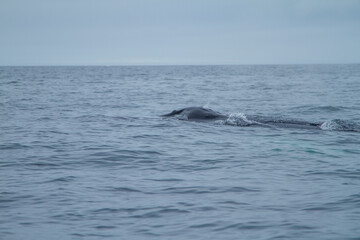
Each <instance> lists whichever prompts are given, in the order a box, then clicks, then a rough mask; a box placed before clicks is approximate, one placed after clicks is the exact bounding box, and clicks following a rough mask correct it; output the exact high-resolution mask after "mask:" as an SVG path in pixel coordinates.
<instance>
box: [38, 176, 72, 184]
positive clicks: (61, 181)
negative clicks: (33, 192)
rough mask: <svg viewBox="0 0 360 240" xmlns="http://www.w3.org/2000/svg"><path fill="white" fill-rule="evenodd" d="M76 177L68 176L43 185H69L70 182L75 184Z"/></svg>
mask: <svg viewBox="0 0 360 240" xmlns="http://www.w3.org/2000/svg"><path fill="white" fill-rule="evenodd" d="M75 179H76V177H74V176H66V177H59V178H55V179H52V180H49V181H45V182H43V183H68V182H73V181H75Z"/></svg>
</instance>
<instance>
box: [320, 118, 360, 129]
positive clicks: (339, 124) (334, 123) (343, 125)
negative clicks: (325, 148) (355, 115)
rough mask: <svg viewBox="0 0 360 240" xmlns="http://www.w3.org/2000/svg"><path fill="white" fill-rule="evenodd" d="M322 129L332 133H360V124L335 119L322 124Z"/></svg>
mask: <svg viewBox="0 0 360 240" xmlns="http://www.w3.org/2000/svg"><path fill="white" fill-rule="evenodd" d="M320 128H321V129H322V130H330V131H354V132H358V131H360V124H358V123H356V122H353V121H349V120H341V119H333V120H328V121H325V122H324V123H323V124H321V126H320Z"/></svg>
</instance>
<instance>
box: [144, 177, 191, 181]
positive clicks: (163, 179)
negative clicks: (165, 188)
mask: <svg viewBox="0 0 360 240" xmlns="http://www.w3.org/2000/svg"><path fill="white" fill-rule="evenodd" d="M145 180H149V181H154V182H182V181H184V179H179V178H161V179H153V178H148V179H145Z"/></svg>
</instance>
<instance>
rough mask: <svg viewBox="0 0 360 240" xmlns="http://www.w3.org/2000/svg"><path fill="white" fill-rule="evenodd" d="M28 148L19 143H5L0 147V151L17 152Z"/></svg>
mask: <svg viewBox="0 0 360 240" xmlns="http://www.w3.org/2000/svg"><path fill="white" fill-rule="evenodd" d="M28 148H30V146H27V145H24V144H21V143H6V144H1V145H0V150H19V149H28Z"/></svg>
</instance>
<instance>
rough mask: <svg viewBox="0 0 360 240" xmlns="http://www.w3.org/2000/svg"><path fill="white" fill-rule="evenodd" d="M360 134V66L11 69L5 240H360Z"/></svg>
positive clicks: (0, 141) (1, 164)
mask: <svg viewBox="0 0 360 240" xmlns="http://www.w3.org/2000/svg"><path fill="white" fill-rule="evenodd" d="M190 106H205V107H207V108H211V109H213V110H215V111H217V112H220V113H222V114H226V115H228V116H229V119H226V120H224V121H210V122H192V121H184V120H179V119H178V118H163V117H160V115H162V114H166V113H169V112H171V111H172V110H174V109H180V108H184V107H190ZM251 115H256V116H263V117H265V118H266V117H267V118H272V119H294V120H296V121H300V120H301V121H305V122H316V123H322V125H321V128H318V129H303V128H298V127H291V126H290V127H289V126H273V127H265V126H261V125H257V124H252V122H250V123H249V121H247V116H251ZM244 123H245V124H244ZM359 123H360V65H264V66H261V65H257V66H157V67H151V66H141V67H140V66H139V67H135V66H134V67H105V66H104V67H100V66H99V67H1V68H0V239H6V240H7V239H37V240H38V239H359V238H360V127H359Z"/></svg>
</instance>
